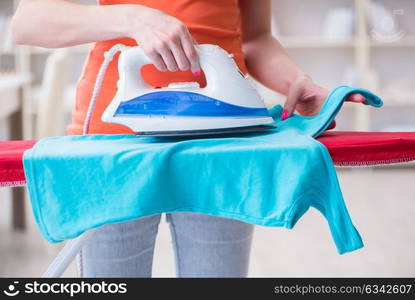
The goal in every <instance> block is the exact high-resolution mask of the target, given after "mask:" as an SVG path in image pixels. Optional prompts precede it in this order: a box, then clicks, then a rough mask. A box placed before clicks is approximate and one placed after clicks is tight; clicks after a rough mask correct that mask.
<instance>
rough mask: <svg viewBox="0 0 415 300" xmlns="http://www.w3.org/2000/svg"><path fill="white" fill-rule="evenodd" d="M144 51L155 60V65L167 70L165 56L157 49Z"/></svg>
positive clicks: (159, 68)
mask: <svg viewBox="0 0 415 300" xmlns="http://www.w3.org/2000/svg"><path fill="white" fill-rule="evenodd" d="M144 52H145V53H146V54H147V56H148V58H149V59H150V60H151V61H152V62H153V64H154V66H155V67H156V68H157V70H159V71H162V72H164V71H167V66H166V64H165V63H164V60H163V58H162V57H161V55H160V54H159V53H158V52H157V51H156V50H147V51H146V50H144Z"/></svg>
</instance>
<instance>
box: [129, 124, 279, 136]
mask: <svg viewBox="0 0 415 300" xmlns="http://www.w3.org/2000/svg"><path fill="white" fill-rule="evenodd" d="M274 128H276V127H275V126H272V125H254V126H245V127H234V128H219V129H206V130H182V131H144V132H137V133H136V135H138V136H155V137H157V136H160V137H162V136H193V135H219V134H230V133H245V132H254V131H262V130H268V129H274Z"/></svg>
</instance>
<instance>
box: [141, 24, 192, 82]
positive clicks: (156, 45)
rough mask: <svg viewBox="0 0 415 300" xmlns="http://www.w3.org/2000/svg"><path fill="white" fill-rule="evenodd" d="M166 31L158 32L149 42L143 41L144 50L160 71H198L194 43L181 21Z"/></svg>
mask: <svg viewBox="0 0 415 300" xmlns="http://www.w3.org/2000/svg"><path fill="white" fill-rule="evenodd" d="M171 27H172V28H170V29H169V31H168V32H166V31H164V32H162V33H159V35H158V36H157V38H152V41H151V43H143V49H144V52H145V53H146V54H147V55H148V57H149V58H150V60H151V61H152V62H153V64H154V65H155V67H156V68H157V69H158V70H160V71H167V70H168V71H171V72H174V71H179V70H180V71H187V70H192V72H193V73H194V74H195V75H198V74H199V72H200V65H199V56H198V54H197V51H196V45H195V42H194V40H193V38H192V37H191V35H190V33H189V31H188V30H187V27H186V26H185V25H184V24H183V23H178V24H175V25H172V26H171Z"/></svg>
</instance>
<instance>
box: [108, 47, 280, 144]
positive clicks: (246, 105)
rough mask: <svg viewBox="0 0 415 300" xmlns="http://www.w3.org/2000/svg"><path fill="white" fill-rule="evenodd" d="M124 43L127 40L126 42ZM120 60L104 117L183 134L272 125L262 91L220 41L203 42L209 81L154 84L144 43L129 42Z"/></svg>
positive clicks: (144, 131) (140, 131)
mask: <svg viewBox="0 0 415 300" xmlns="http://www.w3.org/2000/svg"><path fill="white" fill-rule="evenodd" d="M122 46H123V45H122ZM118 51H121V54H120V56H119V60H118V72H119V81H118V84H117V87H118V91H117V93H116V95H115V97H114V99H113V100H112V101H111V103H110V104H109V105H108V107H107V108H106V110H105V111H104V113H103V115H102V121H104V122H108V123H116V124H122V125H125V126H127V127H129V128H131V129H132V130H133V131H134V132H136V134H137V135H150V136H179V135H198V134H220V133H231V132H232V133H233V132H245V131H257V130H263V129H269V128H275V127H274V126H272V123H273V119H272V117H270V116H269V113H268V110H267V109H266V108H265V106H264V102H263V100H262V99H261V97H260V95H259V94H258V92H257V91H256V90H255V88H254V87H253V86H252V85H251V84H250V82H249V81H248V79H247V77H245V76H244V75H243V74H242V73H241V72H240V71H239V69H238V67H237V65H236V64H235V62H234V60H233V59H232V55H229V54H228V53H227V52H226V51H225V50H223V49H222V48H220V47H219V46H216V45H208V44H205V45H198V46H197V51H198V54H199V59H200V65H201V68H202V69H203V71H204V73H205V76H206V82H207V85H206V87H204V88H200V87H199V84H198V83H197V82H176V83H171V84H169V86H167V87H163V88H157V89H154V88H153V87H151V86H149V85H148V84H147V83H146V82H145V81H144V80H143V78H142V77H141V72H139V71H140V69H141V68H142V67H143V66H144V65H147V64H151V61H150V60H149V58H148V57H147V56H146V55H145V53H144V52H143V50H142V48H141V47H139V46H136V47H127V46H123V47H122V48H118Z"/></svg>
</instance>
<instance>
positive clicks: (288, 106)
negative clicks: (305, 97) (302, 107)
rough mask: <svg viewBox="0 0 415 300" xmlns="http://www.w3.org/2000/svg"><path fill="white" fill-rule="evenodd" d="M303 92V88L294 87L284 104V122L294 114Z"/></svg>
mask: <svg viewBox="0 0 415 300" xmlns="http://www.w3.org/2000/svg"><path fill="white" fill-rule="evenodd" d="M302 92H303V90H302V88H301V87H293V88H291V89H290V91H289V92H288V96H287V100H286V101H285V103H284V110H283V111H282V115H281V119H282V120H285V119H287V118H289V117H290V116H291V115H292V114H293V113H294V110H295V107H296V105H297V102H298V99H300V96H301V93H302Z"/></svg>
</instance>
